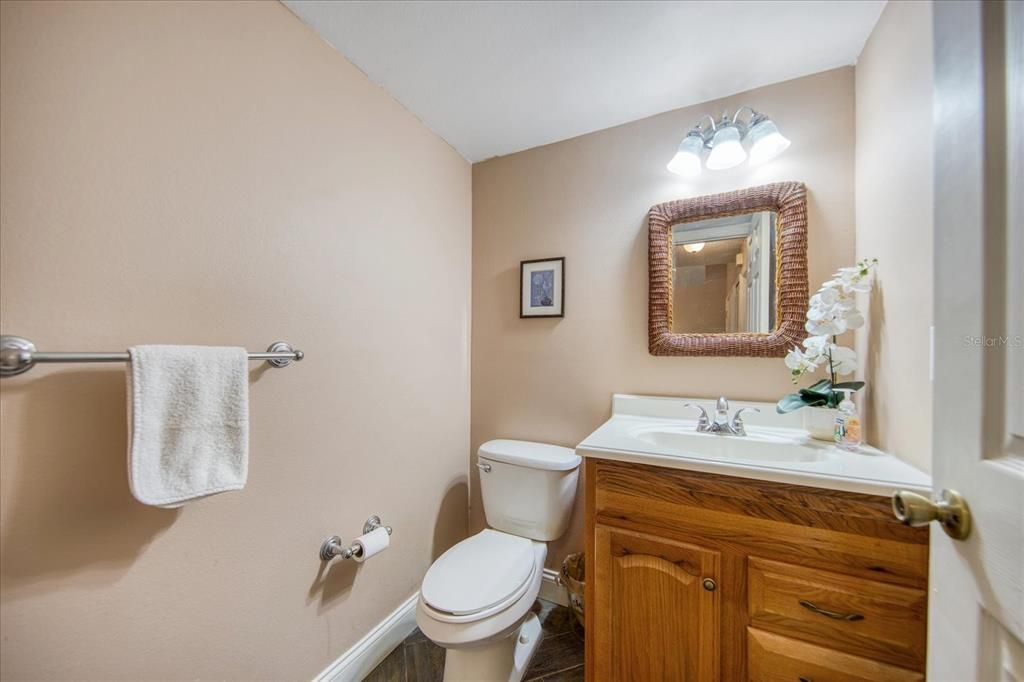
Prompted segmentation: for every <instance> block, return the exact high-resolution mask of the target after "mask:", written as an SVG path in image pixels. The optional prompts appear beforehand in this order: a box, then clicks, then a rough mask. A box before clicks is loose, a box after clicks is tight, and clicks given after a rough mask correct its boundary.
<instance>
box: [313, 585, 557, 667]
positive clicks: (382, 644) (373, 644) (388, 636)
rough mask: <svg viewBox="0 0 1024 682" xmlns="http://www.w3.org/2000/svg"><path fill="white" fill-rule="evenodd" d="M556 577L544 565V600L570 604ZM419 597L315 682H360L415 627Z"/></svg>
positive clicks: (400, 608)
mask: <svg viewBox="0 0 1024 682" xmlns="http://www.w3.org/2000/svg"><path fill="white" fill-rule="evenodd" d="M557 578H558V571H554V570H552V569H550V568H545V569H544V577H543V578H542V579H541V583H540V595H539V596H540V598H541V599H546V600H547V601H550V602H554V603H556V604H560V605H562V606H568V605H569V597H568V596H567V595H566V593H565V588H564V587H562V586H561V585H559V584H558V582H557ZM419 596H420V593H419V592H416V593H415V594H413V595H412V596H411V597H409V598H408V599H406V600H405V601H404V602H402V604H401V605H400V606H399V607H398V608H397V609H395V610H394V611H392V612H391V614H390V615H388V617H387V618H385V619H384V620H382V621H381V622H380V623H379V624H377V626H376V627H374V628H373V629H372V630H370V632H368V633H367V634H366V636H364V637H363V638H362V639H361V640H359V641H358V642H356V643H355V645H353V647H352V648H351V649H349V650H348V651H346V652H345V653H343V654H342V655H341V656H339V657H338V658H337V660H335V661H334V662H333V663H331V664H330V665H329V666H327V667H326V668H324V670H323V672H321V673H320V674H319V675H317V676H316V677H315V678H314V680H313V682H360V680H362V679H363V678H364V677H366V676H367V675H369V674H370V672H371V671H372V670H373V669H374V668H376V667H377V666H378V665H380V662H381V661H383V660H384V659H385V658H387V657H388V654H390V653H391V652H392V651H394V650H395V648H396V647H397V646H398V645H399V644H401V643H402V642H403V641H404V640H405V638H406V637H408V636H409V635H410V634H412V631H413V630H415V629H416V600H417V599H419Z"/></svg>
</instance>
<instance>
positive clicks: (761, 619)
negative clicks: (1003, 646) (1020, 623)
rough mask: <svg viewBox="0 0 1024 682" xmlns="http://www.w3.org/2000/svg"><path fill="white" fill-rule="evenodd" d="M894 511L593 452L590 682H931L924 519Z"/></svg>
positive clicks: (858, 497)
mask: <svg viewBox="0 0 1024 682" xmlns="http://www.w3.org/2000/svg"><path fill="white" fill-rule="evenodd" d="M889 505H890V503H889V499H888V498H886V497H880V496H873V495H862V494H859V493H848V492H842V491H835V490H825V489H820V488H811V487H804V486H794V485H789V484H783V483H772V482H767V481H760V480H756V479H745V478H736V477H730V476H720V475H716V474H707V473H700V472H692V471H684V470H680V469H665V468H660V467H651V466H645V465H639V464H628V463H622V462H616V461H610V460H599V459H587V462H586V551H587V563H588V566H587V584H586V602H585V604H586V621H587V629H586V663H587V665H586V677H587V679H588V680H590V681H592V682H620V681H622V682H626V681H634V680H635V681H637V682H644V681H660V680H666V681H667V680H672V681H679V682H682V681H701V682H704V681H707V680H724V681H726V682H732V681H734V680H735V681H740V680H754V681H756V682H764V681H774V680H791V681H792V682H799V681H800V680H809V681H813V682H868V681H871V680H879V681H883V680H884V681H889V680H892V681H895V682H903V681H904V680H906V681H908V682H909V681H911V680H923V679H924V674H923V673H924V664H925V632H926V607H927V583H928V529H927V528H922V529H917V528H909V527H907V526H903V525H902V524H900V523H899V522H898V521H896V519H895V518H893V516H892V511H891V509H890V506H889Z"/></svg>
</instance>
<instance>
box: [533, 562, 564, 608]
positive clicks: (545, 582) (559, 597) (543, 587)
mask: <svg viewBox="0 0 1024 682" xmlns="http://www.w3.org/2000/svg"><path fill="white" fill-rule="evenodd" d="M540 598H541V599H546V600H547V601H550V602H554V603H556V604H559V605H561V606H568V605H569V595H567V594H566V593H565V588H564V587H562V586H561V585H559V584H558V571H555V570H552V569H550V568H545V569H544V578H543V579H542V580H541V582H540Z"/></svg>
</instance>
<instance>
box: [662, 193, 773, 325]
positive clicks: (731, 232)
mask: <svg viewBox="0 0 1024 682" xmlns="http://www.w3.org/2000/svg"><path fill="white" fill-rule="evenodd" d="M775 222H776V214H775V212H774V211H759V212H756V213H745V214H741V215H734V216H725V217H716V218H707V219H705V220H698V221H694V222H689V223H677V224H675V225H673V226H672V284H673V286H672V331H673V332H675V333H677V334H699V333H726V332H762V333H768V332H770V331H772V330H773V329H774V328H775Z"/></svg>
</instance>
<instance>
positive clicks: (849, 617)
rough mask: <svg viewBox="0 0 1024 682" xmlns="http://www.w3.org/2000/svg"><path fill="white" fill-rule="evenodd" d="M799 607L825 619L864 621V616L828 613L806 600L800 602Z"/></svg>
mask: <svg viewBox="0 0 1024 682" xmlns="http://www.w3.org/2000/svg"><path fill="white" fill-rule="evenodd" d="M800 606H802V607H804V608H805V609H807V610H808V611H813V612H814V613H818V614H821V615H822V616H825V617H827V618H834V619H836V620H864V616H862V615H860V614H859V613H839V612H838V611H829V610H828V609H823V608H821V607H820V606H818V605H817V604H815V603H814V602H809V601H807V600H806V599H801V600H800Z"/></svg>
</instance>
